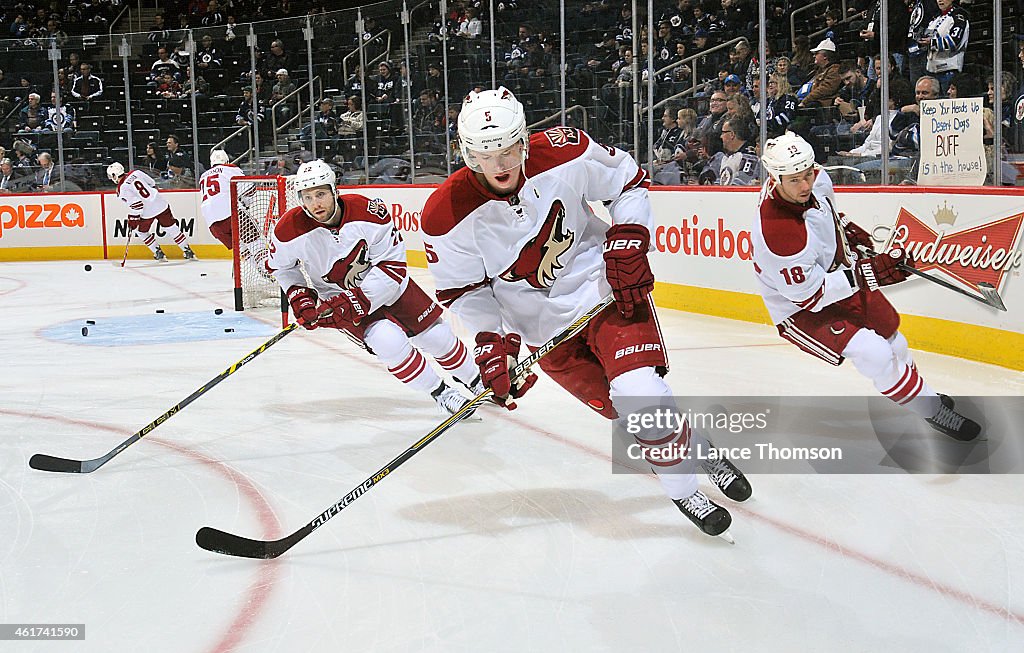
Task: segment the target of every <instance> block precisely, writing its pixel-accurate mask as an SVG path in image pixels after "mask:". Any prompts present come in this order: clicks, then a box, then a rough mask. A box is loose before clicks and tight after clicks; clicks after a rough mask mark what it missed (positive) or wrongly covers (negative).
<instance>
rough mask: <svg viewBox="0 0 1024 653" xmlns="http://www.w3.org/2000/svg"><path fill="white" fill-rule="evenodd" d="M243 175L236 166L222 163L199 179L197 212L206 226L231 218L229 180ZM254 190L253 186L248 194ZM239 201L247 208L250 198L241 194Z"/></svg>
mask: <svg viewBox="0 0 1024 653" xmlns="http://www.w3.org/2000/svg"><path fill="white" fill-rule="evenodd" d="M244 174H245V173H244V172H242V169H241V168H239V167H238V166H236V165H234V164H231V163H224V164H221V165H216V166H213V167H212V168H210V169H209V170H207V171H206V172H204V173H203V174H202V176H201V177H199V190H200V191H201V192H202V194H203V200H202V203H201V204H200V205H199V210H200V211H202V213H203V218H204V219H205V220H206V224H207V225H213V224H214V223H216V222H220V221H221V220H227V219H228V218H230V217H231V209H232V207H231V178H232V177H241V176H243V175H244ZM239 190H240V191H241V190H242V189H239ZM255 190H256V186H255V184H254V185H253V186H252V187H251V190H250V192H251V191H255ZM240 199H241V201H242V203H243V204H244V205H246V206H248V203H249V200H250V199H251V196H245V195H244V194H243V195H240Z"/></svg>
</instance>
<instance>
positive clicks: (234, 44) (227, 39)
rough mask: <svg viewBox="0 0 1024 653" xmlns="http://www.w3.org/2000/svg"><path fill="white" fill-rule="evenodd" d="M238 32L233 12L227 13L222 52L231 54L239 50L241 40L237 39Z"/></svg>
mask: <svg viewBox="0 0 1024 653" xmlns="http://www.w3.org/2000/svg"><path fill="white" fill-rule="evenodd" d="M239 32H240V30H239V27H238V23H236V22H235V16H234V14H228V16H227V23H225V25H224V54H228V55H231V54H235V53H236V52H239V51H240V50H241V46H242V41H238V40H237V39H238V33H239Z"/></svg>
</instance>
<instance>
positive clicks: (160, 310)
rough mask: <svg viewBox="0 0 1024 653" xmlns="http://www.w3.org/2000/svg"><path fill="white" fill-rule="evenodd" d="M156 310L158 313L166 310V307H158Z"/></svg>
mask: <svg viewBox="0 0 1024 653" xmlns="http://www.w3.org/2000/svg"><path fill="white" fill-rule="evenodd" d="M156 312H157V313H163V312H164V309H162V308H158V309H156Z"/></svg>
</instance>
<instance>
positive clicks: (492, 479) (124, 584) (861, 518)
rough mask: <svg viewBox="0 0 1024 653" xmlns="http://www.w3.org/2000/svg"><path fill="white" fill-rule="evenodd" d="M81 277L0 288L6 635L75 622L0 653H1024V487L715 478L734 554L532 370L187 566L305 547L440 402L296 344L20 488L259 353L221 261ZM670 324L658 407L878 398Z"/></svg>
mask: <svg viewBox="0 0 1024 653" xmlns="http://www.w3.org/2000/svg"><path fill="white" fill-rule="evenodd" d="M84 263H85V262H75V263H68V262H61V263H4V264H2V265H0V314H2V315H3V319H2V321H0V345H2V348H3V351H4V355H3V366H4V368H5V369H4V373H3V375H2V377H0V388H2V402H0V438H2V439H0V443H2V448H0V533H2V537H0V623H8V624H10V623H55V622H61V623H83V624H85V628H86V638H85V640H84V641H79V642H63V643H51V642H14V643H12V642H3V643H0V651H4V652H5V653H6V652H18V653H20V652H21V651H58V650H59V651H96V652H121V651H145V652H146V653H162V652H165V651H166V652H173V653H200V652H216V651H232V650H235V651H252V652H260V653H263V652H270V651H275V652H282V653H298V652H305V651H317V652H319V651H331V652H337V651H368V650H371V651H396V652H404V651H516V652H518V651H683V650H703V651H743V652H748V651H829V652H833V651H928V652H929V653H934V652H937V651H1021V650H1024V591H1022V589H1021V580H1022V579H1024V492H1022V490H1021V487H1022V486H1021V480H1022V479H1021V477H1020V476H1011V475H1003V476H924V475H914V476H911V475H898V474H891V475H885V476H881V475H879V476H869V475H812V474H800V475H759V476H755V477H753V478H752V479H751V481H752V484H753V486H754V499H753V500H752V501H750V502H748V503H747V504H743V505H736V504H733V503H731V502H728V501H727V500H724V499H722V498H721V495H720V494H719V493H718V492H717V491H715V490H712V489H710V487H711V486H710V483H709V482H708V481H707V480H706V479H705V478H703V477H702V487H703V488H704V489H705V490H706V491H708V493H709V495H711V496H712V497H714V498H716V499H719V500H721V501H722V502H723V503H725V504H726V505H727V506H728V508H729V509H730V510H731V512H732V514H733V517H734V523H733V526H732V529H731V533H732V535H733V536H734V537H735V539H736V544H735V545H734V546H730V545H729V544H727V543H726V542H724V541H723V540H722V539H720V538H709V537H707V536H705V535H702V534H701V533H699V532H698V530H697V529H696V528H694V527H693V526H692V525H691V524H690V523H689V522H687V521H686V520H685V519H684V518H683V516H682V515H680V514H679V512H678V511H677V510H676V509H675V507H674V506H673V505H672V504H671V503H670V502H669V501H668V500H667V499H666V498H665V497H664V496H663V494H662V491H661V488H660V485H659V484H658V482H657V480H656V479H655V478H654V477H653V476H642V475H626V474H613V473H612V464H611V462H610V458H609V453H608V452H609V450H610V440H611V437H610V433H609V428H608V426H607V424H606V423H605V422H604V421H603V420H602V419H601V418H599V417H597V416H596V415H593V414H591V413H590V412H588V410H587V409H586V408H584V407H583V406H581V405H578V404H577V403H576V402H575V401H574V400H573V399H571V398H570V397H569V396H568V395H567V394H565V393H564V392H562V391H561V390H560V389H559V388H557V387H556V386H555V385H554V384H552V383H551V382H550V381H548V380H547V379H545V378H543V377H542V379H541V382H540V383H538V385H537V387H535V388H534V389H533V390H532V391H531V393H530V394H529V395H527V396H526V397H525V398H524V399H523V400H522V401H521V402H520V409H519V410H517V411H515V412H514V413H506V412H504V411H499V410H497V409H489V408H485V409H482V411H481V412H482V413H483V417H484V419H483V421H481V422H478V423H470V424H461V425H458V426H457V427H456V428H454V429H453V430H451V431H450V432H448V433H447V434H445V435H444V436H442V437H441V438H440V439H439V440H438V441H437V442H436V443H434V444H432V445H431V446H430V447H429V448H428V449H426V450H424V451H423V452H422V453H420V454H419V455H417V456H416V457H415V458H414V459H412V460H411V461H409V462H408V463H407V464H405V465H404V466H402V467H401V469H399V470H398V471H396V472H395V473H394V474H393V475H392V476H391V477H389V478H387V479H385V480H384V481H382V483H381V484H380V486H379V487H375V488H373V489H372V490H371V491H370V492H369V493H368V494H366V495H364V496H363V497H361V498H360V499H359V500H358V501H356V502H355V503H353V504H351V505H349V506H348V507H347V508H346V509H345V510H344V511H343V512H342V513H341V514H339V515H338V516H336V517H334V518H333V519H332V520H330V521H329V522H328V523H327V524H326V525H325V526H323V527H322V528H321V529H319V530H317V531H315V532H314V533H313V534H312V535H310V536H309V537H308V538H307V539H305V540H304V541H302V542H300V543H299V544H298V545H296V546H295V548H293V549H292V550H291V551H289V552H288V553H287V554H285V555H284V556H283V557H281V558H279V559H277V560H274V561H255V560H247V559H235V558H228V557H224V556H221V555H217V554H214V553H210V552H207V551H204V550H202V549H200V548H198V547H197V546H196V544H195V542H194V537H195V532H196V530H197V529H198V528H200V527H201V526H206V525H208V526H214V527H216V528H220V529H223V530H227V531H230V532H233V533H237V534H240V535H245V536H248V537H255V538H276V537H280V536H282V535H285V534H288V533H291V532H292V531H294V530H296V529H298V528H299V527H301V526H303V525H304V524H306V523H307V522H308V521H309V520H311V519H312V518H313V517H315V516H316V515H317V514H318V513H319V512H320V511H321V510H323V509H324V508H326V507H327V506H329V505H331V504H333V503H335V502H336V501H338V500H339V499H340V498H341V497H342V496H344V495H345V494H346V493H347V492H348V491H349V490H350V489H351V488H352V487H354V486H356V485H358V484H359V483H361V482H362V481H363V480H364V479H366V478H367V477H368V476H369V475H370V474H372V473H373V472H375V471H376V470H377V469H378V468H380V467H381V466H383V465H384V464H385V463H386V462H387V461H388V460H390V459H391V458H392V457H394V456H395V455H397V454H398V453H400V452H401V451H403V450H404V449H406V448H407V447H408V446H410V445H411V444H412V443H413V442H415V441H417V440H418V439H419V438H420V437H421V436H422V435H424V434H426V433H427V432H428V431H429V430H430V429H431V428H433V427H434V426H435V425H436V424H437V423H438V422H439V421H440V418H439V416H438V414H437V412H436V408H435V407H434V405H433V402H431V401H430V400H429V398H427V397H425V396H420V395H418V394H413V393H410V392H406V391H405V390H404V389H403V388H402V387H401V386H400V384H399V383H398V381H396V380H395V379H393V378H392V377H391V376H390V375H389V374H388V373H387V372H386V371H385V370H384V369H383V367H381V366H379V365H378V364H377V363H376V362H375V360H374V359H372V358H371V357H370V356H369V355H367V354H366V353H364V352H362V351H360V350H358V349H357V348H356V347H355V346H354V345H353V344H352V343H350V342H349V341H348V340H347V339H345V338H344V337H343V336H341V335H340V334H338V333H337V332H326V331H315V332H305V331H303V330H298V331H296V332H295V333H292V334H291V335H289V336H288V337H287V338H285V339H284V340H282V341H281V342H280V343H279V344H277V345H275V346H274V347H273V348H271V349H269V350H268V351H267V352H265V353H264V354H263V355H261V356H259V357H258V358H257V359H255V360H254V361H252V362H251V363H250V364H248V365H247V366H246V367H244V368H242V369H241V370H239V371H238V372H236V373H235V374H234V375H232V376H231V377H229V378H228V379H227V380H226V381H224V382H223V383H222V384H221V385H219V386H218V387H216V388H214V389H213V390H211V391H210V392H208V393H207V394H206V395H204V396H203V397H201V398H200V399H198V400H197V401H196V402H195V403H193V404H192V405H190V406H189V407H187V408H186V409H185V410H183V411H182V412H181V413H180V414H178V415H176V416H175V417H174V418H173V419H171V420H169V421H168V422H166V423H165V424H163V425H161V426H160V427H159V428H158V429H156V430H155V431H154V432H153V433H152V434H151V435H149V436H147V437H146V438H144V439H143V440H141V441H140V442H138V443H136V444H135V445H133V446H132V447H130V448H129V449H127V450H126V451H125V452H123V453H122V454H121V455H119V456H118V457H116V458H115V459H114V460H113V461H112V462H110V463H109V464H107V465H106V466H104V467H103V468H101V469H100V470H98V471H96V472H94V473H92V474H83V475H73V474H55V473H45V472H39V471H35V470H32V469H30V468H29V467H28V464H27V462H28V459H29V457H30V456H31V455H32V454H33V453H39V452H45V453H49V454H54V455H59V456H65V457H70V458H83V459H85V458H93V457H96V456H100V455H102V454H104V453H106V452H107V451H109V450H110V449H111V448H113V447H114V446H115V445H116V444H118V443H119V442H121V441H122V440H124V439H125V438H127V437H128V436H129V435H131V434H132V433H133V432H134V431H136V430H137V429H139V428H141V427H142V426H143V425H145V424H146V423H148V422H149V421H151V420H153V419H155V418H156V417H157V416H159V415H160V414H161V413H162V412H164V411H165V410H167V409H168V408H170V407H171V406H172V405H174V404H175V403H177V402H178V401H180V400H181V399H183V398H184V397H186V396H187V395H189V393H191V392H192V391H193V390H195V389H196V388H198V387H200V386H201V385H203V384H204V383H205V382H206V381H208V380H209V379H211V378H212V377H214V376H215V375H217V374H218V373H219V372H221V371H222V370H224V369H225V368H226V367H228V366H229V365H231V364H232V363H234V362H235V361H237V360H238V359H239V358H241V357H242V356H243V355H245V354H246V353H247V352H248V351H250V350H251V349H253V348H255V347H256V346H258V345H259V344H260V343H261V342H262V341H263V340H266V339H267V338H268V337H270V336H271V335H273V334H274V333H275V332H276V330H277V325H276V324H275V317H274V315H273V313H269V312H268V313H263V314H261V315H258V316H257V317H256V319H253V318H252V317H250V314H248V313H247V314H244V315H238V314H235V313H233V312H232V311H231V310H230V308H231V302H232V296H231V292H230V280H229V271H228V270H229V264H228V263H227V262H226V261H200V262H195V263H188V264H186V263H181V262H172V263H167V264H156V263H149V262H143V261H130V262H129V265H128V268H127V269H123V270H122V269H119V268H116V267H113V266H111V265H110V264H109V263H108V262H104V261H98V262H92V265H93V269H92V271H91V272H85V271H84V269H83V265H84ZM413 272H414V276H416V277H417V278H418V279H420V280H422V283H423V285H424V286H429V283H430V282H429V278H428V277H427V275H426V273H425V272H424V271H421V270H414V271H413ZM204 273H205V276H201V275H202V274H204ZM218 307H219V308H224V309H225V312H224V314H223V315H219V316H218V315H215V314H214V309H215V308H218ZM158 309H160V310H163V311H164V312H163V313H157V312H156V311H157V310H158ZM661 319H662V325H663V328H664V331H665V335H666V338H667V342H668V344H669V346H670V350H671V351H670V354H671V358H672V365H673V367H672V372H671V374H670V375H669V382H670V384H671V385H672V387H673V389H674V390H675V392H676V393H677V394H681V395H682V394H693V395H698V394H706V395H715V394H721V395H727V394H735V395H743V394H823V395H871V394H872V393H873V389H872V388H871V386H870V384H869V383H868V382H867V381H866V380H864V379H862V378H861V377H860V376H859V375H858V374H857V373H856V372H855V370H854V369H852V367H851V366H849V365H844V366H843V367H841V368H838V369H837V368H832V367H830V366H828V365H825V364H824V363H821V362H820V361H817V360H815V359H812V358H811V357H809V356H806V355H804V354H801V353H800V352H798V351H797V350H796V349H795V348H794V347H792V346H791V345H788V344H786V343H785V342H783V341H782V340H781V339H779V338H778V337H777V336H776V335H775V332H774V330H773V329H771V328H769V327H766V326H763V325H752V324H747V323H741V322H733V321H729V320H722V319H715V318H707V317H701V316H695V315H689V314H685V313H678V312H674V311H668V310H663V311H661ZM86 320H94V321H95V322H96V324H95V325H90V326H89V327H88V328H89V329H90V332H89V335H87V336H83V335H81V327H83V326H86ZM225 328H232V329H234V331H231V332H225V331H224V329H225ZM916 358H917V362H918V366H919V368H920V369H921V371H922V373H923V375H924V376H925V377H926V378H927V379H928V381H929V382H930V383H931V384H932V385H933V386H934V387H935V388H936V389H937V390H939V391H940V392H946V393H949V394H975V395H1005V394H1012V395H1019V394H1022V393H1024V381H1022V375H1021V374H1019V373H1016V372H1011V371H1008V370H1005V369H1002V368H998V367H993V366H987V365H981V364H976V363H971V362H966V361H962V360H958V359H952V358H947V357H943V356H938V355H933V354H927V353H920V352H919V353H918V354H917V355H916Z"/></svg>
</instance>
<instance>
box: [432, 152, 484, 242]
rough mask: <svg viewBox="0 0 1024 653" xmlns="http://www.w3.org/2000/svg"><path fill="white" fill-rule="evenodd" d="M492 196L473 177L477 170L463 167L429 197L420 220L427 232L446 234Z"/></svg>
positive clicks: (436, 234)
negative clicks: (474, 171)
mask: <svg viewBox="0 0 1024 653" xmlns="http://www.w3.org/2000/svg"><path fill="white" fill-rule="evenodd" d="M491 199H493V198H492V197H488V196H487V194H486V191H484V189H483V187H481V186H480V183H479V182H478V181H477V180H476V179H475V178H474V177H473V171H472V170H470V169H469V168H460V169H459V170H457V171H456V172H455V173H453V174H452V175H451V176H450V177H448V179H446V180H445V181H444V183H442V184H441V186H440V187H439V188H438V189H437V190H435V191H434V192H433V193H432V194H431V195H430V197H429V198H427V203H426V204H425V205H424V207H423V218H422V220H421V221H420V226H421V227H422V228H423V233H425V234H427V235H428V236H443V235H445V234H446V233H448V232H449V231H451V230H452V229H454V228H455V225H457V224H459V223H460V222H462V221H463V220H464V219H465V218H466V216H468V215H469V214H470V213H472V212H473V211H475V210H477V209H478V208H480V207H481V206H483V205H484V204H486V203H487V202H489V201H490V200H491Z"/></svg>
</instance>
